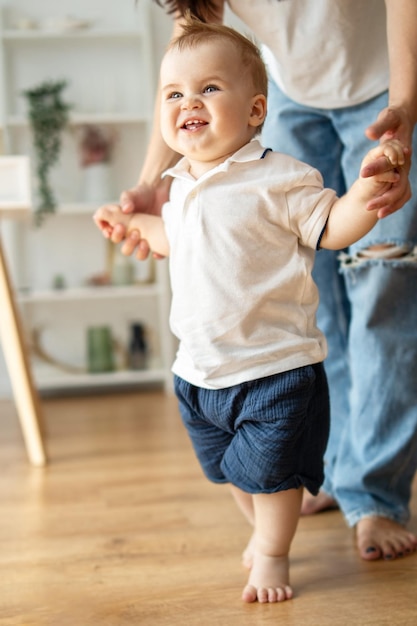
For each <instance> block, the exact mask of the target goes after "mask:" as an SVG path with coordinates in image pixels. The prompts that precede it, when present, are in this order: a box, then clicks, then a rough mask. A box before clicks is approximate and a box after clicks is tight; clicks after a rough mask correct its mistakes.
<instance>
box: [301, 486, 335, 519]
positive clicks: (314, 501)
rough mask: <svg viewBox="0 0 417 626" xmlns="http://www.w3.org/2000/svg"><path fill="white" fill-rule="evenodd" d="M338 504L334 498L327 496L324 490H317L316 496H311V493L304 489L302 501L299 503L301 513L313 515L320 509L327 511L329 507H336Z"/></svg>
mask: <svg viewBox="0 0 417 626" xmlns="http://www.w3.org/2000/svg"><path fill="white" fill-rule="evenodd" d="M337 508H338V505H337V502H336V500H334V498H332V497H331V496H329V495H328V494H327V493H325V492H324V491H319V493H318V494H317V495H316V496H312V495H311V493H309V492H308V491H306V490H304V493H303V502H302V504H301V515H314V514H315V513H320V512H321V511H328V510H329V509H337Z"/></svg>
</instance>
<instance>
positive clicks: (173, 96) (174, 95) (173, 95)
mask: <svg viewBox="0 0 417 626" xmlns="http://www.w3.org/2000/svg"><path fill="white" fill-rule="evenodd" d="M181 97H182V93H180V92H179V91H173V92H172V93H170V94H169V96H168V100H176V99H177V98H181Z"/></svg>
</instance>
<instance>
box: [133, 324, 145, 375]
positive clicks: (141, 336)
mask: <svg viewBox="0 0 417 626" xmlns="http://www.w3.org/2000/svg"><path fill="white" fill-rule="evenodd" d="M130 330H131V338H130V344H129V368H130V369H131V370H142V369H144V368H145V367H146V366H147V360H148V345H147V342H146V336H145V329H144V326H143V324H140V323H137V324H132V326H131V329H130Z"/></svg>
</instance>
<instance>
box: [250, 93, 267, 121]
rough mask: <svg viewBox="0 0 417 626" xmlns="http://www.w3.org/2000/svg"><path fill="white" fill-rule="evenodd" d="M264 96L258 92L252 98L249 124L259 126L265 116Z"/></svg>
mask: <svg viewBox="0 0 417 626" xmlns="http://www.w3.org/2000/svg"><path fill="white" fill-rule="evenodd" d="M266 108H267V107H266V97H265V96H264V95H263V94H261V93H258V94H257V95H256V96H253V98H252V108H251V112H250V116H249V126H261V124H263V123H264V121H265V118H266Z"/></svg>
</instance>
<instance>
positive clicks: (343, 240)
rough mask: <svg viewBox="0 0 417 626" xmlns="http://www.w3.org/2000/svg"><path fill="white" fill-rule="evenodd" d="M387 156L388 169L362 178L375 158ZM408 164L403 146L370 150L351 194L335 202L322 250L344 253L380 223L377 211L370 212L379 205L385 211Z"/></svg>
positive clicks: (391, 144)
mask: <svg viewBox="0 0 417 626" xmlns="http://www.w3.org/2000/svg"><path fill="white" fill-rule="evenodd" d="M381 157H385V158H386V160H387V170H386V171H385V172H382V173H380V174H375V175H374V176H369V177H368V176H366V177H365V176H363V175H362V171H363V169H364V168H365V167H366V166H367V165H368V164H369V163H371V162H372V161H374V160H375V159H378V158H381ZM404 163H405V155H404V149H403V146H402V144H401V143H400V142H399V141H397V140H392V141H387V142H386V143H384V144H381V145H379V146H378V147H377V148H374V149H373V150H370V152H368V154H367V155H366V157H365V158H364V160H363V161H362V167H361V174H360V175H359V178H358V179H357V180H356V181H355V182H354V183H353V185H352V187H351V188H350V189H349V191H348V192H347V193H346V194H345V195H344V196H343V197H342V198H339V199H338V200H336V202H335V203H334V205H333V206H332V209H331V211H330V215H329V219H328V222H327V225H326V229H325V231H324V233H323V236H322V238H321V241H320V247H321V248H328V249H329V250H341V249H342V248H346V247H347V246H350V245H351V244H352V243H354V242H355V241H358V240H359V239H361V237H363V236H364V235H366V233H368V232H369V231H370V230H371V229H372V228H373V227H374V226H375V224H376V222H377V221H378V217H377V213H378V211H375V210H371V209H373V208H375V204H376V203H377V204H378V208H379V209H383V208H386V207H385V204H387V203H386V202H384V199H385V198H384V194H385V193H386V192H387V191H389V190H390V189H391V188H392V187H393V186H394V185H395V184H397V183H398V181H399V180H400V175H399V174H398V170H397V168H400V167H401V166H402V165H404Z"/></svg>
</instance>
